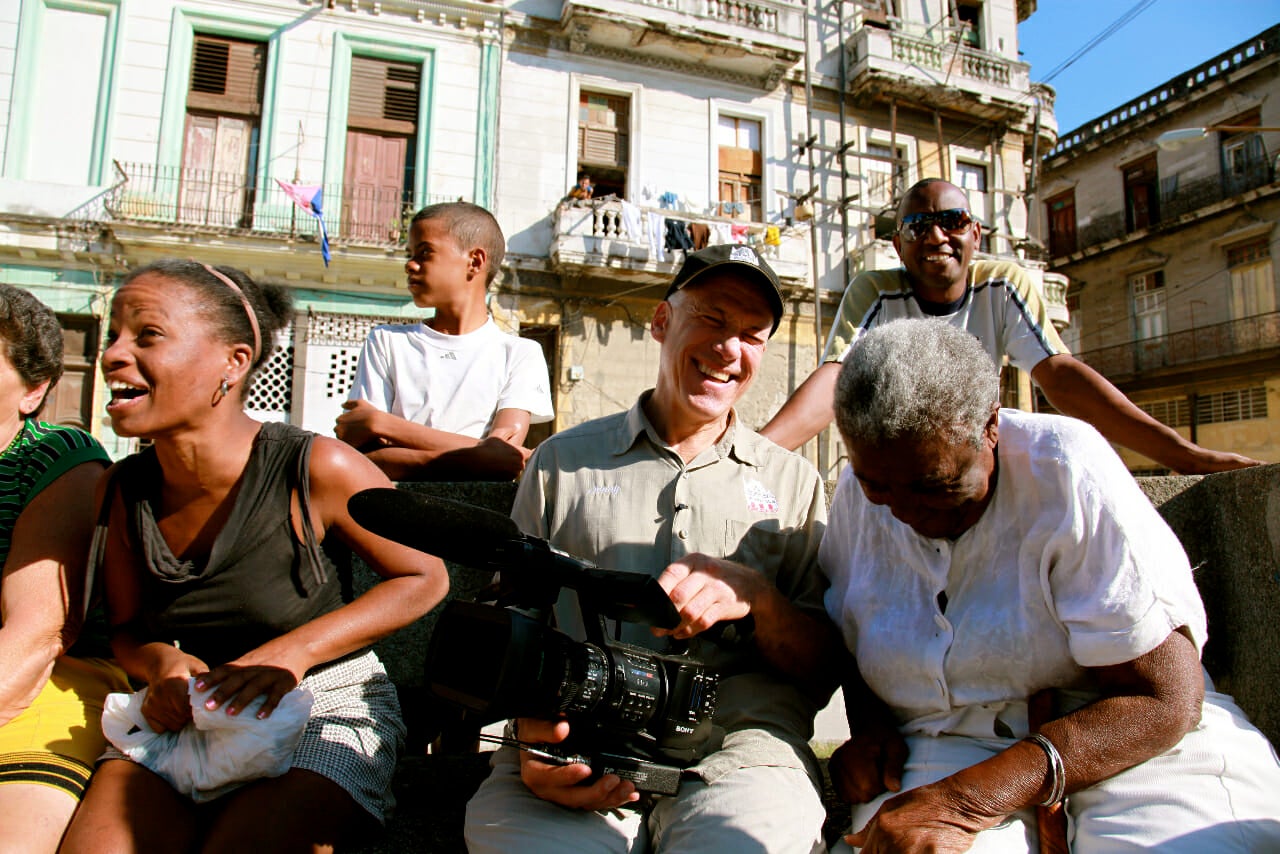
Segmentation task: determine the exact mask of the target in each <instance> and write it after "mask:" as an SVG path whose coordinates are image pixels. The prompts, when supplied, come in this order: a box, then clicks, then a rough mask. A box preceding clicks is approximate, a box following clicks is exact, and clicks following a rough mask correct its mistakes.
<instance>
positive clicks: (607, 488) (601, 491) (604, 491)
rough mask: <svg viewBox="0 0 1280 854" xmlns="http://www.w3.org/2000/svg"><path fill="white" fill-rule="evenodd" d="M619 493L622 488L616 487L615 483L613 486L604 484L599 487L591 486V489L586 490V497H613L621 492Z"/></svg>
mask: <svg viewBox="0 0 1280 854" xmlns="http://www.w3.org/2000/svg"><path fill="white" fill-rule="evenodd" d="M621 491H622V487H621V486H619V485H618V484H616V483H613V484H607V485H605V484H601V485H600V486H593V487H591V488H590V489H588V490H587V495H609V496H613V495H617V494H618V493H619V492H621Z"/></svg>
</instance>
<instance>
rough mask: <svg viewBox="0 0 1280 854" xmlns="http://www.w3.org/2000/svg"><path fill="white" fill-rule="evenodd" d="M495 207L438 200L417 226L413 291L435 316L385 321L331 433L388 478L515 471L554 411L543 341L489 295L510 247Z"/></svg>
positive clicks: (410, 268)
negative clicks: (516, 325)
mask: <svg viewBox="0 0 1280 854" xmlns="http://www.w3.org/2000/svg"><path fill="white" fill-rule="evenodd" d="M505 243H506V241H505V239H504V238H503V236H502V229H501V228H499V226H498V222H497V220H495V219H494V218H493V215H492V214H491V213H489V212H488V211H487V210H485V209H484V208H482V207H479V206H477V205H473V204H470V203H467V202H449V203H446V204H439V205H430V206H428V207H425V208H423V209H422V210H420V211H418V213H417V215H416V216H414V218H413V222H412V223H411V225H410V227H409V260H408V261H407V262H406V263H405V267H404V268H405V272H406V273H408V279H409V292H410V293H411V294H412V295H413V303H414V305H416V306H418V307H419V308H434V309H435V316H434V317H432V318H431V319H430V320H426V321H423V322H421V323H414V324H390V325H387V326H378V327H376V328H375V329H374V330H373V331H372V332H370V333H369V338H368V339H367V340H366V341H365V344H364V348H363V349H362V350H361V351H360V364H359V366H358V367H357V368H356V378H355V383H354V384H353V385H352V388H351V396H350V398H349V399H348V400H347V402H346V403H344V404H343V405H342V407H343V409H345V410H346V411H345V412H344V413H343V414H342V415H340V416H338V422H337V426H336V427H335V429H334V432H335V433H336V434H337V436H338V438H339V439H342V440H343V441H345V442H347V443H348V444H350V445H353V446H355V447H357V448H359V449H361V450H362V451H364V452H365V454H366V455H367V456H368V457H369V458H370V459H371V460H373V462H375V463H376V464H377V465H378V467H379V468H381V469H382V470H383V471H384V472H386V473H387V476H388V477H390V478H391V479H392V480H511V479H512V478H515V477H517V476H518V475H519V474H520V472H521V471H522V470H523V469H524V463H525V460H527V459H528V457H529V451H528V450H526V449H525V448H524V446H523V443H524V439H525V435H526V434H527V433H528V432H529V425H530V424H531V423H540V422H543V421H549V420H551V417H552V409H551V384H550V381H549V379H548V376H547V363H546V360H545V359H544V358H543V355H542V348H541V347H540V346H539V345H538V344H537V342H535V341H530V340H528V339H524V338H519V337H517V336H515V335H508V334H507V333H505V332H503V331H502V330H500V329H499V328H498V327H497V324H495V323H494V322H493V318H491V317H490V316H489V309H488V306H487V305H486V303H485V293H486V291H487V289H488V286H489V283H490V282H492V281H493V278H494V277H495V276H496V275H497V272H498V268H499V265H500V264H501V263H502V257H503V255H504V254H505V248H504V247H505Z"/></svg>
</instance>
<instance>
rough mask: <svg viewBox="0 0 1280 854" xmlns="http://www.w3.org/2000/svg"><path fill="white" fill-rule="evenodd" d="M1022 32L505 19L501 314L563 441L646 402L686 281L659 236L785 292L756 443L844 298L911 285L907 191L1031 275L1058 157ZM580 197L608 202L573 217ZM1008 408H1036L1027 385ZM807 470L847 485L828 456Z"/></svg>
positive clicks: (1053, 284)
mask: <svg viewBox="0 0 1280 854" xmlns="http://www.w3.org/2000/svg"><path fill="white" fill-rule="evenodd" d="M1032 11H1034V3H1033V2H1020V3H1015V2H1014V0H987V2H963V3H959V4H955V3H949V2H943V0H925V2H913V3H905V2H892V0H889V1H888V2H880V1H879V0H878V1H877V2H857V3H855V2H846V0H836V2H832V3H826V4H822V3H820V4H804V3H800V2H793V0H733V2H709V3H694V2H680V1H679V0H673V2H660V3H655V2H644V0H522V2H516V3H513V4H512V5H511V7H510V10H509V12H508V14H507V16H506V21H505V32H506V36H505V38H504V44H505V45H506V54H505V58H504V62H503V72H502V85H501V95H500V111H499V122H500V130H499V134H498V139H499V142H498V150H499V154H498V164H497V176H498V177H497V187H496V190H495V201H496V206H497V207H496V211H497V214H498V217H499V219H500V220H501V221H502V223H503V225H504V227H505V228H506V229H507V231H508V235H509V237H510V249H511V253H512V255H511V270H510V273H511V275H510V276H509V277H508V278H507V279H506V280H505V281H504V283H503V284H502V286H501V293H500V294H499V297H498V302H499V303H500V304H502V305H504V306H510V308H511V309H512V310H513V311H514V312H515V313H516V314H518V315H519V316H520V317H521V318H523V322H524V323H525V324H531V325H534V326H537V327H540V328H541V329H542V330H545V331H546V332H545V334H548V335H550V336H551V337H553V338H554V339H555V346H554V347H552V348H551V349H552V353H553V355H554V357H553V359H552V360H551V361H552V364H553V371H554V373H555V375H556V382H554V383H553V385H555V386H556V387H557V398H556V402H557V413H558V415H557V424H559V425H560V426H566V425H568V424H573V423H577V422H579V421H582V420H585V419H587V418H591V417H595V416H597V415H601V414H604V413H607V412H611V411H616V410H617V409H619V408H621V407H624V406H626V405H628V404H629V403H630V402H631V400H633V399H634V396H635V395H636V394H637V393H639V392H640V391H641V390H643V389H644V388H645V387H646V386H647V385H648V384H650V383H651V382H652V380H653V371H654V370H655V367H656V353H657V348H656V346H655V345H654V344H653V342H652V341H650V340H649V338H648V335H647V322H648V319H649V317H650V315H651V314H652V310H653V307H654V305H655V304H656V302H657V300H659V299H660V298H661V296H662V294H663V291H664V287H665V283H666V282H668V281H669V280H670V276H671V273H672V271H673V270H674V268H675V265H676V264H678V263H679V260H680V258H681V257H682V256H681V254H680V253H679V251H678V250H677V251H672V250H671V249H669V248H668V244H667V243H666V235H667V234H668V233H669V232H668V230H669V229H672V228H675V229H677V230H683V229H684V227H685V226H686V225H693V226H697V227H701V228H704V229H705V230H706V231H707V232H709V233H710V235H711V239H712V240H713V241H715V240H731V241H736V242H746V243H750V244H752V245H755V246H756V247H757V248H759V249H760V250H761V251H762V253H763V254H765V255H766V257H768V258H769V260H770V263H772V264H773V265H774V267H775V269H777V271H778V273H779V275H780V277H781V278H782V281H783V284H784V287H785V289H786V290H787V292H788V296H789V298H790V299H789V301H790V305H789V310H788V314H787V317H786V319H785V320H784V322H783V326H782V328H781V329H779V331H778V333H777V334H776V335H775V336H774V339H773V340H772V341H771V342H770V346H769V350H768V353H767V355H766V362H765V367H764V369H763V371H762V372H761V375H760V376H759V378H758V379H757V384H756V386H755V387H754V388H753V390H752V391H751V392H750V394H749V395H748V396H747V397H746V398H745V399H744V400H743V402H742V403H741V404H740V407H739V411H740V413H741V415H742V416H743V419H744V421H746V422H747V423H748V424H749V425H750V426H752V427H759V426H761V425H763V424H764V423H765V421H767V420H768V418H769V417H770V416H771V415H772V413H773V412H775V411H776V410H777V408H778V407H779V406H780V405H781V404H782V403H783V401H785V400H786V398H787V396H788V395H789V393H790V392H791V391H792V390H793V389H794V388H795V387H796V385H798V384H799V383H800V382H801V381H803V380H804V378H805V377H806V376H807V375H808V373H809V371H810V370H812V369H813V367H814V366H815V364H816V359H817V357H818V356H819V354H820V351H821V348H822V345H823V342H824V341H825V336H826V332H827V330H828V329H829V327H830V324H831V320H832V315H833V314H834V310H835V307H836V305H837V303H838V300H839V297H840V295H841V293H842V292H843V289H844V287H845V284H846V283H847V282H848V281H849V280H850V278H851V277H852V276H853V275H856V274H857V273H858V272H860V271H861V270H864V269H874V268H880V267H885V266H895V265H896V264H897V257H896V255H895V253H894V251H893V248H892V245H891V243H890V237H891V232H892V228H893V210H894V208H895V206H896V203H897V200H898V199H899V198H900V195H901V193H902V191H903V190H905V189H906V187H908V186H910V184H912V183H913V182H914V181H916V180H918V179H920V178H923V177H934V176H936V177H944V178H948V179H949V180H951V181H953V182H954V183H956V184H958V185H960V186H963V187H964V188H965V189H966V190H967V191H968V192H969V195H970V201H971V205H972V207H973V209H974V212H975V214H976V215H977V216H978V217H979V218H980V219H981V220H982V221H983V223H984V225H985V226H986V230H987V232H988V233H989V234H990V237H989V238H988V241H987V244H986V245H985V246H984V250H986V251H989V252H991V253H993V254H999V255H1004V256H1011V257H1023V256H1024V249H1025V246H1026V243H1025V241H1026V237H1027V232H1026V226H1027V215H1026V206H1025V203H1024V200H1023V191H1024V189H1025V161H1026V158H1027V157H1029V156H1030V153H1031V151H1032V150H1033V149H1034V148H1035V147H1036V146H1037V144H1038V145H1039V146H1040V150H1045V149H1047V148H1048V146H1049V145H1050V144H1052V142H1053V141H1054V139H1055V138H1056V137H1055V133H1054V131H1055V127H1056V126H1055V124H1054V120H1053V109H1052V91H1051V90H1049V89H1048V88H1047V87H1041V86H1037V85H1035V84H1032V83H1031V81H1030V78H1029V69H1028V67H1027V66H1026V65H1025V64H1024V63H1021V62H1019V61H1018V59H1017V56H1018V54H1017V25H1018V23H1019V21H1020V20H1023V19H1025V17H1026V16H1027V15H1029V14H1031V12H1032ZM1037 129H1038V130H1039V134H1040V137H1039V141H1038V143H1037V140H1036V136H1035V132H1036V130H1037ZM582 173H588V174H590V175H591V176H592V179H593V180H594V182H595V184H596V195H595V197H594V198H593V199H592V200H591V201H590V202H577V203H569V202H565V201H564V197H565V192H566V190H567V188H568V187H570V186H571V185H573V184H574V182H575V179H576V178H577V177H578V176H579V175H581V174H582ZM1030 266H1031V267H1032V268H1033V275H1035V276H1037V277H1039V275H1040V272H1041V270H1042V266H1041V265H1038V264H1036V263H1035V262H1030ZM1049 290H1050V297H1051V301H1054V299H1053V298H1054V297H1056V301H1054V304H1055V307H1056V310H1057V312H1058V319H1059V320H1061V321H1063V322H1065V320H1066V315H1065V311H1064V310H1063V305H1064V303H1063V298H1064V288H1062V287H1061V285H1060V282H1059V281H1058V280H1056V279H1054V278H1053V277H1050V282H1049ZM1011 395H1012V398H1013V399H1014V400H1015V401H1017V402H1020V403H1021V404H1023V405H1029V404H1030V388H1029V385H1028V384H1027V382H1026V380H1025V379H1023V380H1022V381H1021V382H1020V383H1018V384H1015V385H1014V386H1013V388H1012V390H1011ZM831 433H834V431H831ZM815 446H816V447H815ZM808 450H809V453H810V454H811V455H813V457H814V458H815V460H816V461H817V462H818V463H819V465H820V468H821V469H823V470H824V471H827V472H828V473H834V471H835V467H836V466H837V465H838V464H839V461H840V451H839V446H838V443H837V442H836V440H835V437H834V436H833V435H830V434H828V435H825V436H824V437H822V438H821V439H820V440H819V441H818V442H816V443H811V446H810V447H809V448H808Z"/></svg>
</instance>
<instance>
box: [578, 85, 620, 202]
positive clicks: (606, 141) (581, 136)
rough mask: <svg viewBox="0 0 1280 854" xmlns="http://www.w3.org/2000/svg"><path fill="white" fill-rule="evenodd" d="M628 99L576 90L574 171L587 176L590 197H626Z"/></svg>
mask: <svg viewBox="0 0 1280 854" xmlns="http://www.w3.org/2000/svg"><path fill="white" fill-rule="evenodd" d="M630 130H631V98H630V97H629V96H627V95H613V94H608V93H604V92H592V91H590V90H588V89H582V90H579V92H578V174H582V173H584V172H585V173H586V174H588V175H590V176H591V183H592V185H593V186H594V187H595V191H594V193H593V196H594V198H597V199H598V198H600V197H602V196H608V195H610V194H612V195H615V196H617V197H618V198H620V199H622V198H626V193H627V165H628V153H629V151H630V145H631V133H630Z"/></svg>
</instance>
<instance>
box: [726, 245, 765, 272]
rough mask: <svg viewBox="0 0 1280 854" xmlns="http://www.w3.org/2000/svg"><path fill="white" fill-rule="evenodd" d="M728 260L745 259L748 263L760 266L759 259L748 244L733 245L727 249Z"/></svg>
mask: <svg viewBox="0 0 1280 854" xmlns="http://www.w3.org/2000/svg"><path fill="white" fill-rule="evenodd" d="M729 260H730V261H745V262H746V263H748V264H754V265H755V266H757V267H759V266H760V259H759V258H757V257H756V253H755V252H753V251H752V250H751V247H750V246H735V247H733V248H732V249H730V250H729Z"/></svg>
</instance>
